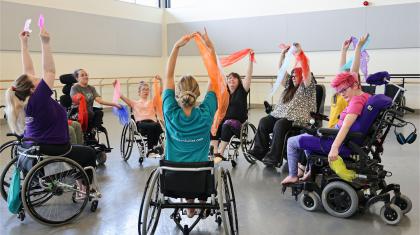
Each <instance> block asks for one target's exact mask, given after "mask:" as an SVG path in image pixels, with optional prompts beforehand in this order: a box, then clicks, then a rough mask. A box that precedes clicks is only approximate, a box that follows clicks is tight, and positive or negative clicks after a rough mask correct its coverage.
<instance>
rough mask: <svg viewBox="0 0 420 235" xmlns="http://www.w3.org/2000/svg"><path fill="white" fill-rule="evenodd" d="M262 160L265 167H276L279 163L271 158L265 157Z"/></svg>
mask: <svg viewBox="0 0 420 235" xmlns="http://www.w3.org/2000/svg"><path fill="white" fill-rule="evenodd" d="M262 162H263V163H264V165H266V166H267V167H277V166H278V165H279V163H278V162H277V161H273V160H272V159H270V158H268V157H265V158H263V159H262Z"/></svg>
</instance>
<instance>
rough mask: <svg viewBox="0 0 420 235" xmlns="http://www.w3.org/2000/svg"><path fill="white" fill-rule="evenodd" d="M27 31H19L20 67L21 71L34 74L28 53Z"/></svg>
mask: <svg viewBox="0 0 420 235" xmlns="http://www.w3.org/2000/svg"><path fill="white" fill-rule="evenodd" d="M29 36H30V35H29V32H21V33H20V34H19V38H20V54H21V57H22V67H23V73H24V74H28V75H32V76H35V69H34V64H33V62H32V58H31V55H30V54H29V48H28V40H29Z"/></svg>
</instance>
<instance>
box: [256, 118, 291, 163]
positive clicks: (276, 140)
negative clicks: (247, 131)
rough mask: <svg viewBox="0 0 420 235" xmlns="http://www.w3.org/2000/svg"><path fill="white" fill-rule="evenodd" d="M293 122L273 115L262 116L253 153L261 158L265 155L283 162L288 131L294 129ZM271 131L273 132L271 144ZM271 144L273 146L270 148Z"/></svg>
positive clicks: (269, 158)
mask: <svg viewBox="0 0 420 235" xmlns="http://www.w3.org/2000/svg"><path fill="white" fill-rule="evenodd" d="M292 124H293V121H289V120H287V119H286V118H275V117H273V116H271V115H268V116H266V117H263V118H261V120H260V123H259V124H258V130H257V133H256V134H255V143H254V148H253V154H255V155H256V157H257V158H259V159H261V158H263V157H264V156H265V158H267V159H268V160H271V161H276V162H281V160H282V159H281V154H282V150H283V146H284V144H285V143H284V141H285V138H286V133H287V132H288V131H289V130H291V129H292ZM270 133H273V139H272V140H271V145H270ZM270 146H271V148H269V147H270Z"/></svg>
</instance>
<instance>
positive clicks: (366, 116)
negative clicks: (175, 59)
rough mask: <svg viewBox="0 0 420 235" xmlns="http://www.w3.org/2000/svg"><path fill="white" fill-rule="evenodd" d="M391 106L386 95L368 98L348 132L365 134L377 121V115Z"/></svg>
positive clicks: (389, 99)
mask: <svg viewBox="0 0 420 235" xmlns="http://www.w3.org/2000/svg"><path fill="white" fill-rule="evenodd" d="M391 105H392V99H391V98H389V97H388V96H386V95H383V94H379V95H373V96H371V97H369V99H368V101H367V102H366V104H365V106H364V107H363V111H362V114H361V115H360V116H359V117H358V118H357V119H356V121H355V122H354V123H353V125H352V126H351V128H350V132H362V133H363V134H367V132H368V131H369V129H370V127H371V126H372V124H373V123H374V121H375V120H376V119H377V117H378V115H379V113H380V112H381V111H383V110H385V109H387V108H389V107H391Z"/></svg>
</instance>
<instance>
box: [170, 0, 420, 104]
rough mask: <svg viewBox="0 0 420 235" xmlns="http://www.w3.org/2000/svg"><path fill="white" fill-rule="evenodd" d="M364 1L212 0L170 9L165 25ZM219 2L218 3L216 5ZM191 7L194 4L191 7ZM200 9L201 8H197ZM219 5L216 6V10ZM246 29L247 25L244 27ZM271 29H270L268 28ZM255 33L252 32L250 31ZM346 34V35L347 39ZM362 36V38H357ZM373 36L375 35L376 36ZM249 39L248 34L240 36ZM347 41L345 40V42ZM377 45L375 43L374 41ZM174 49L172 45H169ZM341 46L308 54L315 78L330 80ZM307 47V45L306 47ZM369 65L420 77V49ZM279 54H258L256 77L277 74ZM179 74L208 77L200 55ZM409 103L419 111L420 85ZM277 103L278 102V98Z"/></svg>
mask: <svg viewBox="0 0 420 235" xmlns="http://www.w3.org/2000/svg"><path fill="white" fill-rule="evenodd" d="M362 2H363V1H354V0H340V1H329V0H317V1H313V0H294V1H290V0H266V1H255V0H230V1H223V0H213V1H204V0H199V3H197V2H196V3H194V6H191V7H186V8H177V9H168V10H167V11H166V14H165V18H166V20H165V22H166V23H167V24H170V23H182V22H194V21H206V20H220V19H231V18H245V17H255V16H265V15H278V14H287V13H297V12H310V11H325V10H335V9H347V8H356V7H362ZM369 2H370V4H371V5H370V6H368V7H374V6H380V5H392V4H403V3H413V2H420V1H419V0H416V1H415V0H411V1H410V0H399V1H395V0H394V1H391V0H371V1H369ZM217 3H218V4H217ZM191 5H192V4H191ZM197 6H198V7H197ZM215 6H216V7H215ZM244 27H246V26H244ZM267 30H271V29H267ZM250 33H252V32H250ZM209 34H210V36H211V32H209ZM345 36H347V35H344V36H343V37H345ZM355 36H360V35H355ZM373 36H374V35H373ZM240 37H246V35H240V36H239V37H238V40H240ZM344 39H345V38H343V40H344ZM371 43H374V42H371ZM168 46H169V47H171V46H172V45H168ZM340 47H341V45H337V51H328V52H308V53H307V55H308V57H309V59H310V65H311V70H312V71H313V72H314V73H315V74H316V75H329V77H331V76H332V75H334V74H335V73H336V72H337V70H338V68H337V67H338V58H339V49H340ZM303 48H304V45H303ZM216 49H217V45H216ZM352 53H353V52H352V51H349V53H348V55H349V57H350V56H352ZM368 53H369V55H370V62H369V71H370V72H375V71H383V70H387V71H389V72H390V73H405V74H407V73H416V74H420V48H407V49H388V50H369V51H368ZM278 56H279V54H257V55H256V60H257V63H256V64H255V65H254V74H255V75H275V74H276V71H277V62H278ZM230 71H235V72H239V73H240V74H244V73H245V72H246V62H245V61H242V62H239V63H237V64H235V65H233V66H231V67H229V68H226V71H225V72H230ZM176 74H206V71H205V68H204V66H203V65H202V61H201V59H200V58H199V57H197V56H184V57H181V58H180V60H179V61H178V65H177V70H176ZM269 87H270V86H269V85H267V84H264V85H258V84H256V85H255V86H254V92H252V93H251V102H252V103H262V101H263V100H264V99H265V98H266V97H265V95H262V94H264V92H266V91H267V89H269ZM407 88H408V90H409V91H408V92H407V98H408V99H407V100H408V105H409V106H411V107H414V108H417V109H419V108H420V102H419V101H420V98H419V97H420V92H419V88H420V84H418V85H408V86H407ZM330 95H331V90H329V91H328V93H327V101H326V105H327V106H328V105H329V100H330ZM274 100H275V101H276V100H277V96H275V98H274Z"/></svg>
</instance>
